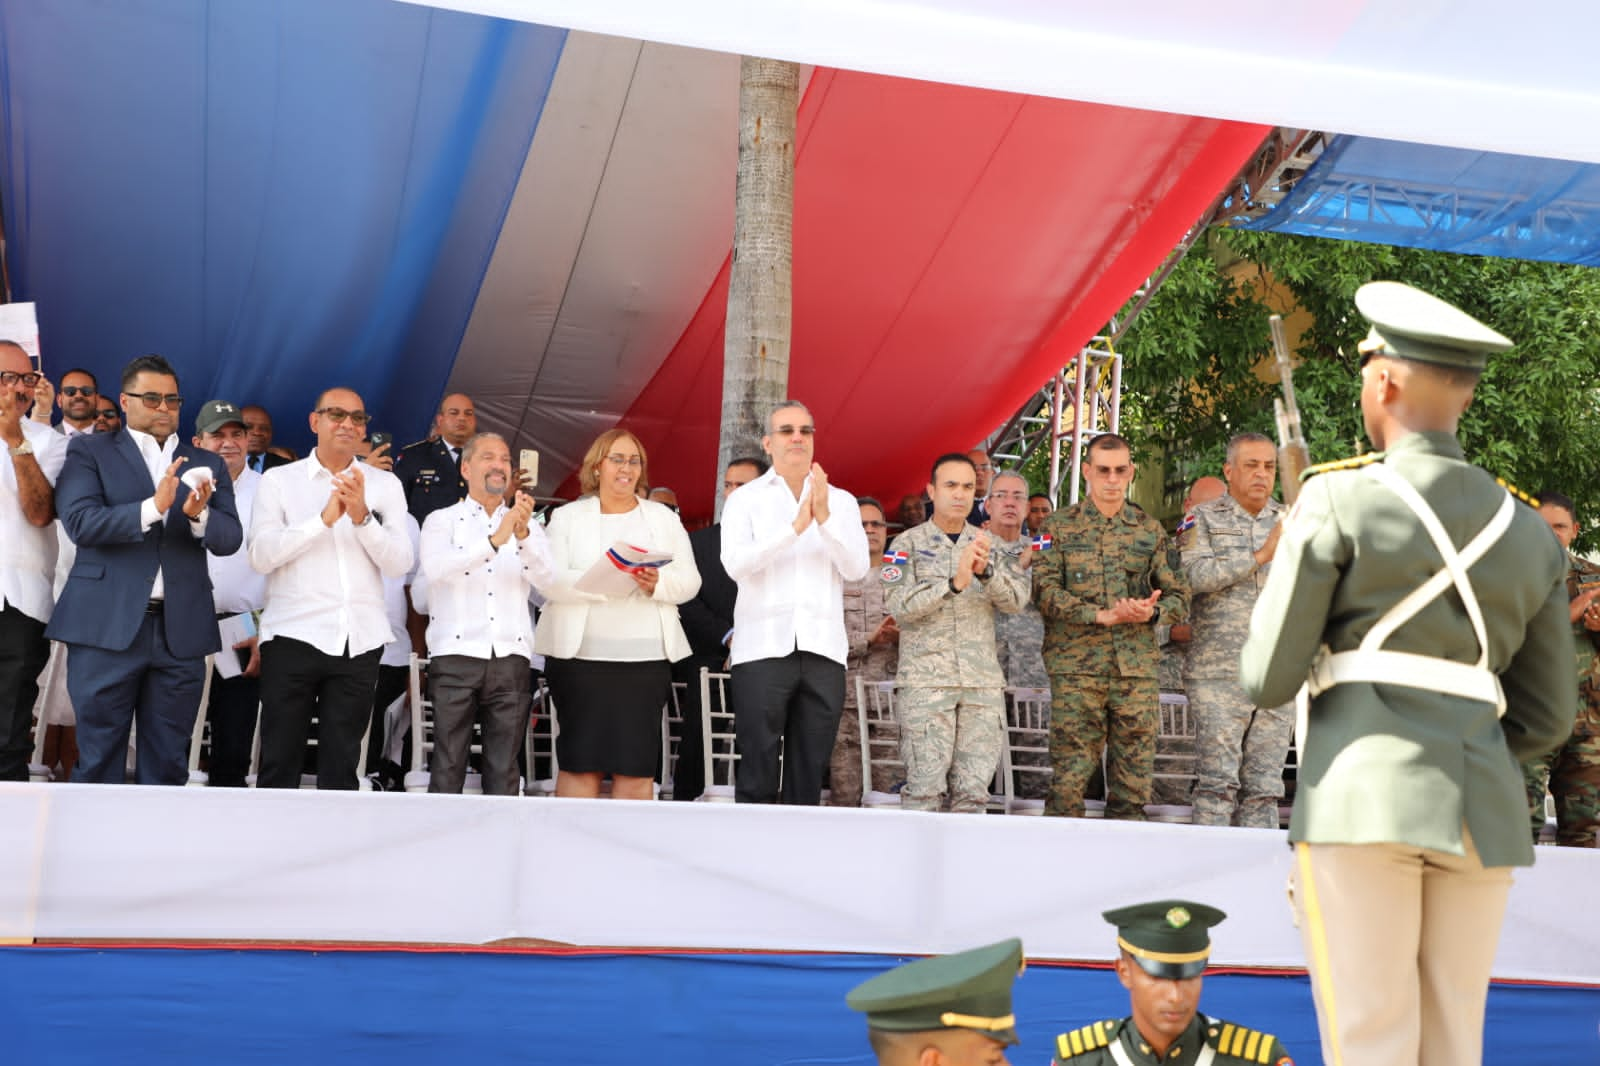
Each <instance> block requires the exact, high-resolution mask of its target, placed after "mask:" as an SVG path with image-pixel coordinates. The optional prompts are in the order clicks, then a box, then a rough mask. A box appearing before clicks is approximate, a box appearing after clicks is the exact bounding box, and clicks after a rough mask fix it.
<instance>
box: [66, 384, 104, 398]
mask: <svg viewBox="0 0 1600 1066" xmlns="http://www.w3.org/2000/svg"><path fill="white" fill-rule="evenodd" d="M99 391H100V390H99V389H97V388H95V387H94V386H93V385H63V386H61V395H63V396H94V395H95V394H97V393H98V392H99Z"/></svg>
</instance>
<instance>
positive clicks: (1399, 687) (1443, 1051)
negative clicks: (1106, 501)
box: [1240, 282, 1576, 1066]
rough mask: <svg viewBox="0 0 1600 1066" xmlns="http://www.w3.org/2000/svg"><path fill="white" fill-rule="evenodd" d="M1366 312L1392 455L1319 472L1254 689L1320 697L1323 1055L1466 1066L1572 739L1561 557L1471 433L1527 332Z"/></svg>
mask: <svg viewBox="0 0 1600 1066" xmlns="http://www.w3.org/2000/svg"><path fill="white" fill-rule="evenodd" d="M1356 306H1357V307H1358V308H1359V309H1360V310H1361V313H1362V314H1363V315H1365V316H1366V317H1367V319H1368V320H1369V321H1371V323H1372V332H1371V333H1370V335H1369V336H1368V338H1367V340H1366V341H1364V342H1363V343H1362V345H1361V348H1360V352H1361V356H1362V367H1361V379H1362V381H1361V411H1362V416H1363V419H1364V421H1365V423H1366V429H1367V436H1368V438H1370V440H1371V441H1372V443H1373V445H1374V446H1376V447H1377V448H1379V449H1383V450H1382V451H1380V452H1378V453H1376V454H1373V455H1368V456H1365V457H1363V458H1361V459H1356V460H1348V461H1345V462H1342V463H1332V464H1327V465H1326V466H1323V467H1313V468H1312V469H1311V470H1308V471H1307V474H1308V475H1312V474H1315V475H1316V476H1314V477H1311V478H1310V480H1309V481H1308V482H1307V483H1306V485H1305V487H1304V488H1303V489H1302V491H1301V493H1300V498H1299V500H1298V501H1297V502H1296V504H1295V507H1294V509H1293V510H1292V511H1291V512H1290V513H1289V516H1288V518H1287V519H1286V520H1285V525H1284V528H1283V533H1282V537H1281V540H1280V542H1279V545H1278V551H1277V557H1276V559H1275V561H1274V563H1273V567H1272V573H1271V574H1270V575H1269V576H1268V578H1267V582H1266V585H1265V587H1264V588H1263V589H1262V591H1261V595H1260V598H1259V599H1258V601H1257V603H1256V609H1255V614H1254V616H1253V617H1252V619H1251V628H1250V636H1249V637H1248V639H1247V640H1246V642H1245V645H1244V649H1243V652H1242V655H1241V669H1240V682H1241V684H1242V686H1243V688H1244V689H1245V691H1246V692H1247V693H1249V694H1250V696H1251V697H1252V698H1253V699H1255V700H1256V702H1257V703H1258V704H1259V705H1261V706H1276V705H1278V704H1280V703H1283V702H1285V701H1286V700H1289V699H1292V698H1294V697H1295V693H1296V691H1297V690H1299V689H1300V687H1301V685H1302V683H1304V684H1305V686H1306V689H1305V694H1304V695H1303V696H1302V700H1303V702H1302V705H1301V707H1302V709H1301V712H1300V720H1299V726H1298V733H1299V743H1300V772H1299V786H1298V792H1297V795H1296V797H1295V804H1294V816H1293V818H1292V820H1291V821H1290V826H1289V839H1290V840H1291V841H1292V842H1294V847H1295V870H1294V906H1295V911H1296V914H1297V916H1298V918H1299V925H1300V933H1301V937H1302V939H1303V941H1304V943H1305V948H1306V959H1307V963H1308V966H1309V969H1310V971H1311V981H1312V991H1313V992H1314V993H1315V995H1316V1001H1317V1020H1318V1023H1319V1026H1320V1028H1321V1031H1322V1049H1323V1057H1324V1058H1325V1059H1326V1061H1328V1062H1329V1063H1334V1064H1338V1063H1347V1064H1352V1066H1353V1064H1356V1063H1359V1064H1361V1066H1388V1064H1399V1063H1405V1064H1407V1066H1417V1064H1418V1063H1422V1064H1428V1066H1432V1064H1441V1066H1442V1064H1446V1063H1448V1064H1449V1066H1472V1064H1474V1063H1478V1062H1480V1061H1481V1060H1482V1052H1483V1016H1484V1006H1485V1001H1486V999H1487V995H1488V985H1489V971H1490V966H1491V964H1492V962H1493V960H1494V952H1495V945H1496V943H1497V941H1498V940H1499V936H1500V923H1501V919H1502V918H1503V916H1504V913H1505V903H1506V894H1507V892H1508V891H1509V890H1510V887H1511V869H1510V868H1511V867H1513V866H1527V865H1531V864H1532V862H1533V847H1532V844H1531V843H1530V841H1529V839H1528V829H1527V807H1526V803H1525V801H1524V799H1523V789H1522V778H1521V775H1520V773H1519V771H1518V768H1517V763H1518V761H1519V760H1520V761H1526V760H1528V759H1532V758H1536V757H1538V756H1539V755H1541V754H1543V753H1544V752H1546V751H1549V750H1551V749H1553V748H1554V747H1556V746H1557V745H1558V744H1560V743H1561V742H1562V741H1564V740H1565V739H1566V737H1567V736H1568V734H1569V733H1570V732H1571V730H1572V721H1573V713H1574V710H1575V704H1576V700H1575V696H1576V694H1575V692H1574V690H1573V685H1572V666H1571V647H1572V643H1571V642H1572V638H1571V633H1570V631H1569V629H1568V624H1567V595H1566V585H1565V583H1564V578H1565V574H1566V561H1565V558H1564V556H1563V553H1562V550H1561V547H1560V545H1559V544H1558V543H1557V542H1556V539H1555V538H1554V537H1553V536H1551V534H1550V530H1549V528H1548V526H1547V525H1546V524H1545V522H1544V520H1543V519H1542V518H1540V516H1539V514H1538V513H1537V512H1536V511H1534V510H1533V509H1532V508H1529V507H1524V506H1522V505H1521V504H1520V503H1518V502H1517V501H1516V498H1515V496H1514V495H1513V493H1511V492H1509V491H1507V489H1506V488H1504V487H1502V486H1501V485H1500V484H1497V483H1496V481H1495V479H1494V478H1493V477H1491V476H1490V475H1489V474H1487V473H1485V472H1484V471H1482V470H1479V469H1478V468H1477V467H1474V466H1473V465H1471V464H1470V463H1468V462H1467V461H1466V458H1465V456H1464V454H1463V452H1462V450H1461V445H1460V443H1459V442H1458V441H1457V439H1456V426H1457V423H1458V422H1459V420H1460V418H1461V415H1462V413H1463V412H1465V411H1466V409H1467V406H1468V404H1470V403H1471V401H1472V393H1473V389H1474V387H1475V385H1476V384H1477V381H1478V377H1479V375H1480V373H1481V371H1482V369H1483V366H1484V363H1485V362H1486V360H1487V357H1488V354H1489V353H1490V352H1498V351H1503V350H1505V349H1507V348H1509V347H1510V346H1511V342H1510V341H1509V340H1507V339H1506V338H1505V337H1503V336H1501V335H1500V334H1499V333H1496V332H1495V331H1494V330H1492V329H1490V328H1489V327H1487V326H1485V325H1484V324H1483V323H1481V322H1478V321H1477V320H1476V319H1474V318H1472V317H1471V316H1469V315H1467V314H1465V313H1463V312H1462V311H1460V310H1458V309H1457V308H1455V307H1452V306H1451V305H1449V304H1447V303H1445V302H1444V301H1442V300H1439V299H1436V298H1435V297H1433V296H1430V295H1428V294H1427V293H1424V292H1420V291H1418V290H1416V289H1413V288H1411V287H1410V286H1408V285H1401V284H1398V283H1396V282H1373V283H1372V284H1369V285H1364V286H1362V287H1361V289H1360V290H1359V291H1358V292H1357V293H1356ZM1319 471H1321V472H1319Z"/></svg>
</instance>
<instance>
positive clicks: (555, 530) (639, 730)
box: [534, 429, 700, 799]
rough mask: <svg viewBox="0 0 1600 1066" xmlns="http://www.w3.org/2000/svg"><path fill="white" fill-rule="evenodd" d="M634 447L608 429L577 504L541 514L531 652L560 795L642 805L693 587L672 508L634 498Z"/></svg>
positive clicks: (638, 471)
mask: <svg viewBox="0 0 1600 1066" xmlns="http://www.w3.org/2000/svg"><path fill="white" fill-rule="evenodd" d="M648 474H649V470H648V467H646V465H645V454H644V446H643V445H641V444H640V443H639V441H638V440H637V439H636V438H635V437H634V436H633V435H632V434H631V433H629V432H628V431H627V430H625V429H610V430H607V431H606V432H604V433H602V434H600V437H599V439H598V440H596V441H595V442H594V443H593V444H591V445H590V446H589V451H588V453H587V454H586V455H585V456H584V458H583V466H582V468H581V470H580V472H579V484H580V485H581V486H582V488H583V493H584V494H583V496H582V497H580V498H579V499H577V500H575V501H573V502H572V503H569V504H567V505H566V506H565V507H561V508H559V509H558V510H557V511H556V512H555V513H554V514H553V515H551V516H550V526H549V530H548V533H549V536H550V551H551V554H552V555H553V556H554V557H555V565H556V581H555V584H554V586H553V587H551V588H549V589H541V590H540V591H541V592H544V593H545V595H546V598H547V600H548V601H549V602H548V603H547V605H546V606H545V609H544V613H543V614H542V615H541V616H540V619H539V627H538V630H537V631H536V633H535V636H534V650H535V651H537V652H539V653H540V654H542V655H544V656H545V678H546V680H547V681H548V683H549V685H550V696H551V700H552V702H553V703H554V704H555V710H556V714H557V715H558V716H559V720H560V723H561V732H560V735H559V736H558V737H557V739H556V758H557V761H558V762H559V764H560V767H561V772H560V775H559V777H558V778H557V780H556V795H558V796H598V795H599V794H600V783H601V781H602V779H603V778H604V777H605V775H606V774H610V775H611V776H612V784H611V794H612V796H613V797H615V798H617V799H650V798H651V795H652V789H651V786H652V783H653V779H654V777H655V772H656V763H657V761H658V760H659V759H660V756H661V708H662V706H663V705H664V704H665V703H666V701H667V699H668V697H669V696H670V692H671V687H672V675H671V667H670V664H671V663H672V662H673V661H675V660H677V659H682V658H684V657H685V656H687V655H688V654H689V641H688V639H687V638H686V637H685V636H684V634H683V627H682V625H680V624H679V622H678V604H680V603H683V602H685V601H686V600H690V599H693V598H694V595H695V593H697V592H699V591H700V572H699V571H698V570H696V569H695V566H694V551H693V549H691V548H690V546H689V535H688V534H687V533H685V532H684V529H683V524H682V523H681V522H679V521H678V515H677V513H676V512H674V511H673V510H672V509H671V508H669V507H666V506H664V505H662V504H659V503H653V502H651V501H650V500H647V499H644V498H643V496H644V492H645V489H646V487H647V485H648V480H647V478H648Z"/></svg>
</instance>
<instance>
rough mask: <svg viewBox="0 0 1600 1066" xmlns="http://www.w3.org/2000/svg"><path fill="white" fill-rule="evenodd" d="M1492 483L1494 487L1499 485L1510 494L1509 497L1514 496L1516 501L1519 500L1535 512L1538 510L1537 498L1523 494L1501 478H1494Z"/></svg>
mask: <svg viewBox="0 0 1600 1066" xmlns="http://www.w3.org/2000/svg"><path fill="white" fill-rule="evenodd" d="M1494 483H1495V484H1496V485H1499V486H1500V487H1501V488H1503V489H1505V490H1506V491H1507V492H1509V493H1511V495H1513V496H1515V497H1516V498H1517V499H1519V500H1521V501H1522V502H1523V503H1525V504H1527V505H1528V506H1529V507H1532V508H1533V509H1534V510H1535V511H1537V510H1538V509H1539V497H1537V496H1529V495H1528V494H1527V493H1526V492H1523V491H1522V490H1521V489H1519V488H1517V487H1516V486H1515V485H1513V484H1512V483H1511V482H1509V481H1507V480H1506V479H1505V478H1503V477H1497V478H1495V479H1494Z"/></svg>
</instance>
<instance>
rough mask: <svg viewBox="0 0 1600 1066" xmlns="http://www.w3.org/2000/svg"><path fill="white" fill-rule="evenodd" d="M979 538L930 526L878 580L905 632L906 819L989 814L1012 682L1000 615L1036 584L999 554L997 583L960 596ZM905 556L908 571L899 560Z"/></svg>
mask: <svg viewBox="0 0 1600 1066" xmlns="http://www.w3.org/2000/svg"><path fill="white" fill-rule="evenodd" d="M977 535H978V530H977V529H975V528H974V527H972V526H970V525H967V526H963V527H962V529H961V533H960V534H959V535H958V536H957V537H956V539H955V541H954V543H952V542H951V539H950V536H949V535H948V534H946V533H945V532H944V531H942V530H941V529H940V528H939V527H938V526H936V525H934V524H933V523H932V522H931V521H930V522H924V523H923V524H922V525H920V526H915V527H913V528H911V529H909V530H907V531H906V532H904V533H902V534H900V535H899V536H898V537H896V538H895V539H894V543H893V544H891V545H890V546H889V555H888V557H889V558H890V559H891V560H892V561H890V562H888V563H886V564H885V566H884V567H883V570H882V572H881V574H880V578H881V580H882V582H883V586H884V591H885V593H886V597H885V599H886V602H887V606H888V609H889V613H890V614H892V615H894V617H895V620H896V621H897V622H898V623H899V626H900V667H899V671H898V672H897V674H896V675H895V689H896V704H895V706H896V711H897V714H898V717H899V719H900V752H901V755H902V756H903V757H904V758H905V763H906V786H905V789H904V791H902V793H901V796H900V805H901V807H903V808H904V809H906V810H914V811H915V810H920V811H932V810H938V809H939V807H940V804H941V803H942V802H943V800H944V798H945V795H946V792H947V791H948V794H949V797H950V809H951V810H952V811H964V812H971V813H982V812H983V810H984V808H985V807H986V806H987V805H988V801H989V783H990V781H992V780H993V779H994V774H995V770H996V768H997V767H998V766H999V765H1000V745H1001V744H1002V743H1003V742H1004V735H1005V730H1004V721H1005V717H1004V716H1005V697H1004V694H1003V692H1002V690H1003V689H1004V687H1005V678H1004V677H1003V676H1002V675H1001V673H1000V662H999V659H998V657H997V656H996V654H995V646H994V614H995V611H997V610H998V611H1005V612H1015V611H1020V610H1021V609H1022V606H1023V604H1025V603H1027V602H1028V575H1027V574H1025V573H1024V572H1022V571H1021V570H1019V569H1018V568H1017V565H1016V563H1015V561H1014V560H1013V559H1012V558H1011V557H1010V556H1008V555H1006V554H1005V553H1004V552H999V551H991V552H990V554H989V573H988V574H987V575H985V576H974V577H973V579H972V581H971V583H970V584H968V585H967V587H966V588H965V589H963V590H961V591H960V592H956V591H955V590H954V588H953V586H952V579H953V578H954V576H955V572H956V560H957V559H958V558H959V557H960V555H961V552H962V551H963V550H965V548H966V546H967V545H968V544H970V543H971V542H972V541H973V539H974V538H976V537H977ZM901 555H904V556H905V558H904V560H903V561H901V560H900V556H901Z"/></svg>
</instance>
